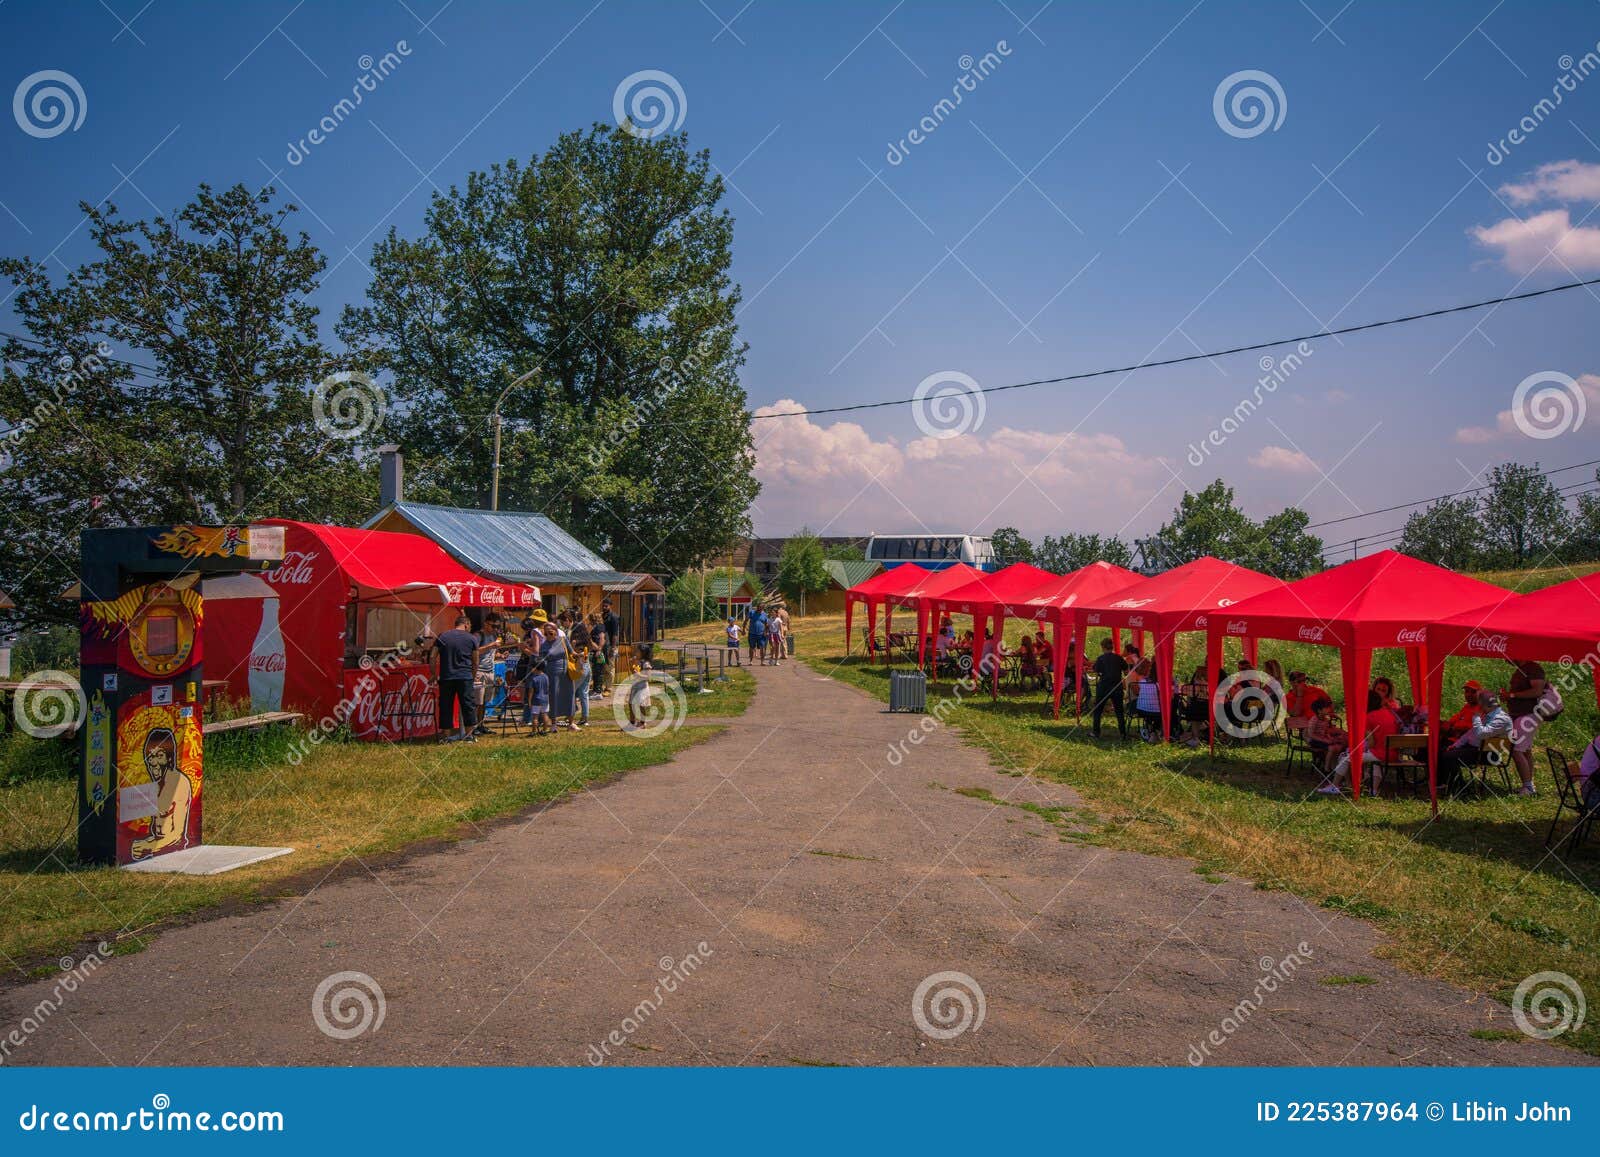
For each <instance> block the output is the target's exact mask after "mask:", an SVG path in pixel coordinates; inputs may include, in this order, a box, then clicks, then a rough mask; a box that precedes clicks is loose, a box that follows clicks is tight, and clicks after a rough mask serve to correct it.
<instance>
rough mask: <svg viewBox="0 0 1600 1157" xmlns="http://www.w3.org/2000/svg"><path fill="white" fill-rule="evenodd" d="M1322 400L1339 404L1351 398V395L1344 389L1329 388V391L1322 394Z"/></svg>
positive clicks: (1331, 403)
mask: <svg viewBox="0 0 1600 1157" xmlns="http://www.w3.org/2000/svg"><path fill="white" fill-rule="evenodd" d="M1322 400H1323V401H1324V402H1327V403H1329V404H1330V405H1334V406H1337V405H1340V404H1342V403H1344V402H1348V401H1349V400H1350V395H1349V394H1348V393H1346V392H1345V391H1344V390H1337V389H1335V390H1329V391H1328V392H1327V393H1325V394H1323V395H1322Z"/></svg>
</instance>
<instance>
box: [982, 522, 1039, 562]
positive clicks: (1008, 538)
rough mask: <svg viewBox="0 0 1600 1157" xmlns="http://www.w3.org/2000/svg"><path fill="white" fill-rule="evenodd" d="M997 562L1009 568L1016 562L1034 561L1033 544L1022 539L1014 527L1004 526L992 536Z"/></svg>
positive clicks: (1019, 532)
mask: <svg viewBox="0 0 1600 1157" xmlns="http://www.w3.org/2000/svg"><path fill="white" fill-rule="evenodd" d="M990 542H991V544H992V545H993V546H994V557H995V560H996V561H997V562H999V563H1001V564H1002V565H1005V566H1009V565H1010V564H1012V563H1014V562H1032V561H1033V543H1031V542H1029V541H1028V540H1027V539H1025V538H1023V537H1022V532H1021V531H1019V530H1018V529H1017V528H1016V527H1014V526H1002V527H1001V528H1000V529H999V530H997V531H995V532H994V534H992V535H991V536H990Z"/></svg>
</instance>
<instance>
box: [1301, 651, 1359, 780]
mask: <svg viewBox="0 0 1600 1157" xmlns="http://www.w3.org/2000/svg"><path fill="white" fill-rule="evenodd" d="M1290 678H1293V676H1292V675H1291V676H1290ZM1302 678H1304V676H1302ZM1305 734H1306V745H1307V746H1308V747H1310V748H1311V759H1312V762H1313V763H1315V764H1316V766H1317V770H1318V771H1320V772H1322V773H1323V774H1324V775H1326V774H1327V771H1328V769H1329V768H1330V767H1332V766H1333V764H1334V762H1335V761H1337V760H1338V758H1339V756H1341V755H1343V754H1344V750H1345V748H1346V747H1349V746H1350V737H1349V736H1348V735H1347V734H1345V730H1344V728H1342V727H1340V726H1339V719H1338V716H1337V715H1335V714H1334V710H1333V700H1332V699H1329V698H1328V697H1327V696H1326V695H1324V696H1322V698H1320V699H1318V700H1317V701H1316V702H1314V703H1312V704H1311V721H1310V722H1309V723H1308V724H1307V725H1306V729H1305Z"/></svg>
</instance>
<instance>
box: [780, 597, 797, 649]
mask: <svg viewBox="0 0 1600 1157" xmlns="http://www.w3.org/2000/svg"><path fill="white" fill-rule="evenodd" d="M778 621H779V622H780V623H781V624H782V625H783V654H782V655H781V656H779V657H780V658H785V659H786V658H789V657H790V656H791V655H792V654H793V651H792V646H793V642H792V640H793V638H794V636H792V635H790V634H789V608H788V607H787V606H780V607H779V608H778Z"/></svg>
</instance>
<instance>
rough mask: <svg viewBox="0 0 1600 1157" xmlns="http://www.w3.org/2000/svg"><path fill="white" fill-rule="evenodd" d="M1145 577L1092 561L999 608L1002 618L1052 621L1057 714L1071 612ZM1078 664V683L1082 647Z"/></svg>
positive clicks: (1063, 683) (1064, 678)
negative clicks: (1063, 636) (1063, 638)
mask: <svg viewBox="0 0 1600 1157" xmlns="http://www.w3.org/2000/svg"><path fill="white" fill-rule="evenodd" d="M1143 581H1144V579H1143V578H1142V577H1141V576H1140V575H1138V574H1136V573H1135V572H1133V571H1131V570H1128V569H1127V568H1126V567H1120V566H1116V565H1114V564H1113V563H1109V562H1092V563H1090V564H1089V565H1088V566H1085V567H1079V568H1078V569H1077V570H1075V571H1071V572H1070V573H1068V574H1064V575H1061V576H1060V577H1059V578H1056V577H1052V578H1050V579H1049V580H1048V581H1046V582H1043V583H1041V584H1039V586H1037V587H1035V588H1034V589H1033V590H1031V591H1028V592H1027V593H1026V594H1024V595H1023V596H1022V597H1021V598H1019V599H1016V600H1014V601H1012V602H1009V603H1006V604H1005V605H1004V606H1003V607H1001V608H1000V611H1001V615H1002V617H1004V616H1010V617H1011V618H1014V619H1032V620H1033V621H1035V622H1047V623H1049V624H1050V628H1051V629H1050V646H1051V659H1052V661H1053V663H1054V670H1053V675H1054V679H1055V682H1054V687H1055V717H1056V718H1057V719H1059V718H1061V691H1062V688H1063V687H1064V686H1065V685H1066V679H1067V649H1066V647H1064V646H1062V638H1061V636H1062V633H1063V632H1064V631H1065V630H1067V629H1068V628H1067V622H1068V620H1069V619H1070V617H1071V615H1072V611H1073V608H1074V607H1076V606H1077V605H1078V604H1079V603H1081V602H1088V601H1091V600H1094V599H1098V598H1100V597H1101V596H1103V595H1108V594H1110V593H1111V592H1112V591H1120V590H1126V589H1127V588H1129V587H1130V586H1132V585H1133V584H1136V583H1140V582H1143ZM1079 659H1080V661H1079V664H1078V685H1080V686H1081V685H1082V683H1083V665H1082V661H1081V660H1082V655H1081V648H1080V656H1079Z"/></svg>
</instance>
